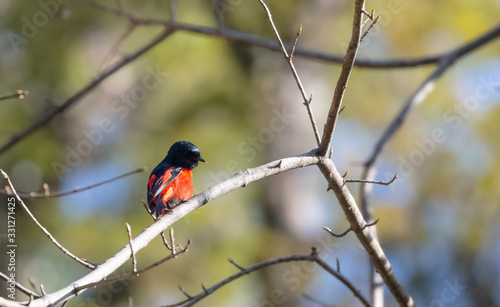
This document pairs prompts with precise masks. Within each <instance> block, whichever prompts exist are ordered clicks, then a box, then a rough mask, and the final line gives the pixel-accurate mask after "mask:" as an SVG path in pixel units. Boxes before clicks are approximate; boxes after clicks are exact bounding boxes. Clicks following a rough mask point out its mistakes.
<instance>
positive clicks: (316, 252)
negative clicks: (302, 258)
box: [311, 246, 318, 258]
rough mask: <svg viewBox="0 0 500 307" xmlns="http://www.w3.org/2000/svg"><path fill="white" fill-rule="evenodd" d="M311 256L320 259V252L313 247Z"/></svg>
mask: <svg viewBox="0 0 500 307" xmlns="http://www.w3.org/2000/svg"><path fill="white" fill-rule="evenodd" d="M311 256H312V257H314V258H316V257H318V250H317V249H316V247H314V246H312V247H311Z"/></svg>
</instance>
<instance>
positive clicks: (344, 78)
mask: <svg viewBox="0 0 500 307" xmlns="http://www.w3.org/2000/svg"><path fill="white" fill-rule="evenodd" d="M364 6H365V1H364V0H356V1H355V4H354V18H353V19H354V20H353V24H352V35H351V41H350V43H349V47H348V48H347V51H346V54H345V57H344V63H343V64H342V70H341V72H340V76H339V79H338V81H337V86H336V87H335V92H334V94H333V99H332V103H331V105H330V111H328V117H327V119H326V123H325V127H324V129H323V137H322V139H321V145H320V146H319V152H318V153H319V155H320V156H325V155H326V153H327V152H328V149H329V148H330V144H331V142H332V137H333V132H334V130H335V125H336V123H337V118H338V116H339V110H340V107H341V105H342V99H343V98H344V94H345V89H346V87H347V83H348V82H349V76H350V75H351V71H352V67H353V65H354V59H355V58H356V54H357V52H358V47H359V42H360V37H361V30H362V25H361V22H362V19H363V9H364Z"/></svg>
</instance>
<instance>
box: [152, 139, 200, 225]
mask: <svg viewBox="0 0 500 307" xmlns="http://www.w3.org/2000/svg"><path fill="white" fill-rule="evenodd" d="M198 161H201V162H205V160H203V158H202V157H201V155H200V150H199V149H198V147H196V146H195V145H193V144H192V143H190V142H187V141H180V142H176V143H174V144H173V145H172V146H171V147H170V149H169V150H168V153H167V156H166V157H165V159H163V161H161V162H160V164H158V165H157V166H156V167H155V169H154V170H153V171H152V172H151V175H150V176H149V182H148V206H149V209H150V210H151V212H152V213H154V214H155V216H156V217H157V218H158V217H160V216H161V215H164V214H165V213H166V212H167V211H169V210H171V209H173V208H175V207H176V206H178V205H179V204H180V203H182V202H183V201H186V200H188V199H190V198H191V197H193V175H192V173H191V170H192V169H193V168H195V167H196V166H198Z"/></svg>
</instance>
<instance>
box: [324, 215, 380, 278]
mask: <svg viewBox="0 0 500 307" xmlns="http://www.w3.org/2000/svg"><path fill="white" fill-rule="evenodd" d="M379 220H380V219H377V220H376V221H375V222H373V223H367V224H365V226H363V227H362V228H361V230H363V229H365V228H366V227H371V226H375V224H377V223H378V221H379ZM323 229H324V230H326V231H327V232H328V233H329V234H331V235H332V236H334V237H336V238H342V237H344V236H345V235H346V234H348V233H349V232H351V231H352V227H349V229H347V230H346V231H344V232H343V233H341V234H336V233H335V232H333V231H332V230H331V229H330V228H328V227H323ZM337 260H338V259H337ZM339 270H340V269H339V265H338V263H337V271H339Z"/></svg>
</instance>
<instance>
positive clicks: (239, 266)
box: [227, 258, 248, 274]
mask: <svg viewBox="0 0 500 307" xmlns="http://www.w3.org/2000/svg"><path fill="white" fill-rule="evenodd" d="M227 260H228V261H229V262H230V263H231V264H232V265H234V266H235V267H237V268H238V269H239V270H240V271H242V272H245V271H246V269H245V268H244V267H242V266H241V265H239V264H237V263H236V262H234V260H233V259H231V258H227ZM247 274H248V273H247Z"/></svg>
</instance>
